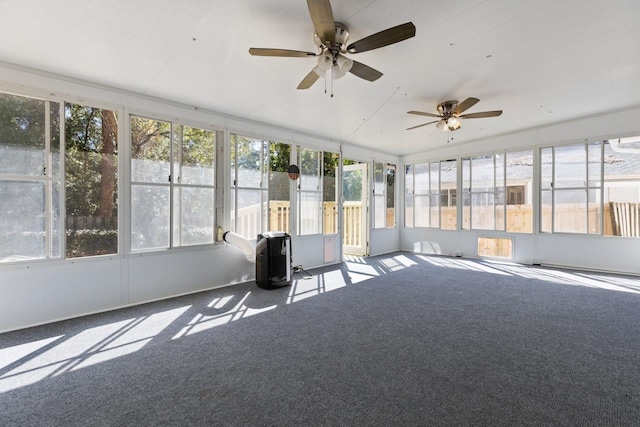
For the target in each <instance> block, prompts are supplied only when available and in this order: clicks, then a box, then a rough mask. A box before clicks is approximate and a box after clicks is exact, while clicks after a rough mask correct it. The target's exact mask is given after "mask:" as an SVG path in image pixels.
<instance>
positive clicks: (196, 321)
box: [172, 291, 277, 340]
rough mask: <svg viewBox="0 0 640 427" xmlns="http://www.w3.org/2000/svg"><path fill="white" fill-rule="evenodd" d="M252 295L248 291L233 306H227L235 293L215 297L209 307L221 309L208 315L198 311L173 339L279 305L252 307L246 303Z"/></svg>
mask: <svg viewBox="0 0 640 427" xmlns="http://www.w3.org/2000/svg"><path fill="white" fill-rule="evenodd" d="M250 295H251V291H249V292H247V293H246V294H245V295H244V296H243V297H242V298H241V299H240V302H238V303H237V304H235V305H234V306H233V307H230V308H229V307H227V308H226V309H225V307H226V306H227V305H229V304H230V303H231V302H232V301H233V299H234V297H235V295H229V296H226V297H222V298H215V299H214V300H212V301H211V302H210V303H209V304H208V305H207V307H208V308H210V309H213V310H219V311H218V312H216V313H215V314H212V315H206V314H203V313H198V314H197V315H196V316H195V317H194V318H193V319H191V321H190V322H189V323H188V324H187V326H185V327H184V328H182V329H181V330H180V332H178V333H177V334H176V335H175V336H174V337H173V338H172V339H174V340H175V339H179V338H183V337H186V336H189V335H193V334H196V333H198V332H202V331H206V330H209V329H211V328H215V327H217V326H222V325H226V324H227V323H230V322H234V321H236V320H240V319H244V318H247V317H251V316H255V315H256V314H260V313H264V312H266V311H270V310H273V309H275V308H276V307H277V305H272V306H269V307H263V308H251V307H249V306H247V305H246V302H247V300H248V298H249V296H250Z"/></svg>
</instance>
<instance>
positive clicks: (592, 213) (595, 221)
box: [588, 188, 602, 234]
mask: <svg viewBox="0 0 640 427" xmlns="http://www.w3.org/2000/svg"><path fill="white" fill-rule="evenodd" d="M588 193H589V207H588V221H589V233H590V234H600V231H601V227H600V224H601V222H602V221H601V220H602V211H601V210H600V209H601V206H602V204H601V203H600V199H601V198H600V194H601V192H600V189H599V188H596V189H593V190H588Z"/></svg>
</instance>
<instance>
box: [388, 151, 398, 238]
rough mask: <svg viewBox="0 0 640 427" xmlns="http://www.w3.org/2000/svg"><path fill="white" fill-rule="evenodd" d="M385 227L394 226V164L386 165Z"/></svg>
mask: <svg viewBox="0 0 640 427" xmlns="http://www.w3.org/2000/svg"><path fill="white" fill-rule="evenodd" d="M386 177H387V179H386V184H387V197H386V199H387V209H386V219H387V228H394V227H395V226H396V165H389V164H388V165H387V174H386Z"/></svg>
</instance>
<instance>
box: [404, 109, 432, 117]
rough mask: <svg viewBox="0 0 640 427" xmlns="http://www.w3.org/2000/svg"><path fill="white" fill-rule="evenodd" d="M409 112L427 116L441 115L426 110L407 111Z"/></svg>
mask: <svg viewBox="0 0 640 427" xmlns="http://www.w3.org/2000/svg"><path fill="white" fill-rule="evenodd" d="M407 114H417V115H419V116H427V117H440V116H439V115H437V114H433V113H425V112H424V111H413V110H412V111H407Z"/></svg>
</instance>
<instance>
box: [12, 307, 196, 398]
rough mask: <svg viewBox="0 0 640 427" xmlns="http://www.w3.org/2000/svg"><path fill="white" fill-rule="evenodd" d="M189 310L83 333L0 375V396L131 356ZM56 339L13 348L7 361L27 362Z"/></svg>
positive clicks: (113, 324) (177, 310)
mask: <svg viewBox="0 0 640 427" xmlns="http://www.w3.org/2000/svg"><path fill="white" fill-rule="evenodd" d="M189 307H190V306H187V307H180V308H176V309H173V310H169V311H165V312H161V313H156V314H153V315H151V316H148V317H141V318H134V319H126V320H122V321H120V322H115V323H110V324H108V325H102V326H98V327H95V328H90V329H86V330H84V331H82V332H80V333H78V334H76V335H74V336H71V337H69V338H67V339H65V340H63V341H61V342H60V343H59V344H57V345H56V346H54V347H53V348H51V349H49V350H46V351H45V352H44V353H42V354H39V355H35V356H34V357H33V358H31V359H29V360H26V361H25V362H24V363H22V364H20V366H18V367H16V368H14V369H13V370H11V371H9V372H7V373H6V374H4V375H2V377H0V393H2V392H6V391H9V390H13V389H16V388H19V387H23V386H26V385H29V384H33V383H36V382H38V381H41V380H43V379H45V378H49V377H55V376H58V375H61V374H63V373H65V372H70V371H74V370H77V369H81V368H84V367H87V366H91V365H94V364H96V363H100V362H105V361H107V360H111V359H115V358H117V357H121V356H124V355H127V354H131V353H134V352H136V351H138V350H140V349H141V348H142V347H144V346H145V345H146V344H147V343H148V342H149V341H151V340H152V339H153V337H155V336H156V335H158V334H159V333H160V332H161V331H162V330H163V329H165V328H166V327H167V326H168V325H170V324H171V323H172V322H173V321H175V320H176V319H177V318H178V317H179V316H180V315H181V314H182V313H184V312H185V311H186V310H188V309H189ZM60 338H61V336H57V337H53V338H48V339H45V340H40V341H37V342H34V343H29V344H23V345H20V346H17V348H15V351H16V353H15V354H14V356H12V357H11V359H12V360H13V363H18V362H19V361H20V360H22V359H28V358H29V357H30V355H31V354H33V353H35V352H36V351H37V350H39V349H41V348H43V347H45V346H46V345H47V344H50V343H53V342H54V341H56V340H59V339H60ZM25 346H26V347H25ZM13 350H14V349H13V348H9V349H3V350H2V352H3V355H6V354H11V353H13ZM18 355H19V357H18ZM3 360H4V357H3ZM7 366H8V365H7Z"/></svg>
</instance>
